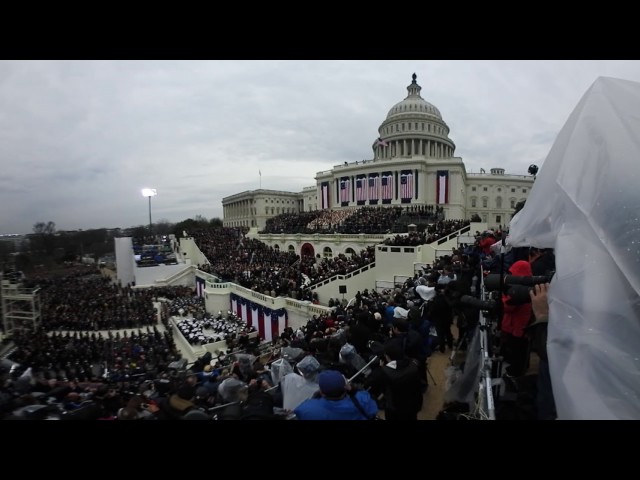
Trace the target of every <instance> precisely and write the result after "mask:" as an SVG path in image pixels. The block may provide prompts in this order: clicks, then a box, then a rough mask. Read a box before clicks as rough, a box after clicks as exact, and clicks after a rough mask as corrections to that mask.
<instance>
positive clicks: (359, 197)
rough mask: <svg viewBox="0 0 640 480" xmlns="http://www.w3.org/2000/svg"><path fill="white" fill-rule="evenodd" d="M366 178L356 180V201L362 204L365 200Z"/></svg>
mask: <svg viewBox="0 0 640 480" xmlns="http://www.w3.org/2000/svg"><path fill="white" fill-rule="evenodd" d="M366 182H367V178H366V177H365V176H364V175H362V176H358V178H356V201H358V202H362V203H364V202H365V201H366V200H367V183H366Z"/></svg>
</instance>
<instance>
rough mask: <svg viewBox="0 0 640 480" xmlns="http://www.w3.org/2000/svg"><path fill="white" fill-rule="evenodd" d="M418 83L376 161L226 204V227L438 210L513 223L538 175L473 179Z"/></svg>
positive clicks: (388, 127)
mask: <svg viewBox="0 0 640 480" xmlns="http://www.w3.org/2000/svg"><path fill="white" fill-rule="evenodd" d="M416 78H417V77H416V75H415V74H414V75H413V80H412V82H411V84H410V85H409V86H408V87H407V92H408V95H407V97H406V98H405V99H404V100H402V101H400V102H398V103H397V104H396V105H394V106H393V107H392V108H391V110H389V112H388V114H387V117H386V118H385V120H384V121H383V122H382V123H381V125H380V127H379V128H378V138H377V139H376V140H375V141H374V142H373V145H372V149H373V158H372V159H370V160H359V161H355V162H352V163H348V162H345V163H344V164H342V165H336V166H334V167H333V169H331V170H327V171H323V172H318V173H317V174H316V177H315V180H316V185H315V186H309V187H305V188H304V189H303V191H302V192H300V193H294V192H280V191H273V190H253V191H247V192H242V193H239V194H236V195H232V196H230V197H226V198H224V199H223V200H222V205H223V210H224V220H223V225H224V226H229V227H233V226H246V227H258V230H262V229H263V228H264V226H265V225H266V220H267V219H268V218H271V217H275V216H277V215H279V214H282V213H296V212H301V211H311V210H325V209H332V210H335V209H340V208H354V207H358V206H365V205H371V206H387V205H393V206H397V205H400V206H406V207H412V206H427V205H432V206H438V207H442V208H443V210H444V214H445V218H447V219H469V218H471V216H472V215H474V214H478V215H479V216H480V218H481V219H482V221H483V222H486V223H487V224H488V225H489V226H492V227H496V226H498V225H505V224H508V222H509V221H510V220H511V217H512V215H513V211H514V208H515V205H516V204H517V203H518V202H520V201H522V200H525V199H526V198H527V196H528V194H529V191H530V190H531V187H532V185H533V177H532V176H530V175H508V174H505V172H504V169H502V168H491V169H490V172H489V173H485V172H484V171H482V172H481V173H467V170H466V167H465V165H464V163H463V161H462V158H461V157H456V156H455V155H454V154H455V148H456V146H455V144H454V142H453V141H452V140H451V139H450V138H449V127H448V126H447V124H446V123H445V121H444V120H443V118H442V115H441V114H440V111H439V110H438V109H437V108H436V107H435V106H434V105H432V104H431V103H429V102H427V101H426V100H424V99H423V98H422V97H421V95H420V92H421V90H422V87H420V85H418V83H417V80H416Z"/></svg>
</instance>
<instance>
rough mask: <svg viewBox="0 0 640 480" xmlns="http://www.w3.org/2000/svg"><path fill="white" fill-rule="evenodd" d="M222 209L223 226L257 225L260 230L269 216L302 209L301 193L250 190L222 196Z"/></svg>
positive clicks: (297, 211) (296, 211)
mask: <svg viewBox="0 0 640 480" xmlns="http://www.w3.org/2000/svg"><path fill="white" fill-rule="evenodd" d="M311 188H313V187H311ZM222 210H223V216H224V218H223V220H222V225H223V226H225V227H258V230H262V229H264V227H265V225H266V223H267V219H269V218H271V217H275V216H277V215H280V214H282V213H299V212H301V211H303V194H302V193H293V192H281V191H278V190H262V189H260V190H252V191H247V192H242V193H237V194H235V195H231V196H229V197H225V198H223V199H222Z"/></svg>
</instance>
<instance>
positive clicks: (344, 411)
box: [293, 370, 378, 420]
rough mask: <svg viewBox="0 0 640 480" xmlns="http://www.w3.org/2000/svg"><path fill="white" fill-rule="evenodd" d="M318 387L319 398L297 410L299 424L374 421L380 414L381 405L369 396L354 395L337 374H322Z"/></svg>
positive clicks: (303, 403)
mask: <svg viewBox="0 0 640 480" xmlns="http://www.w3.org/2000/svg"><path fill="white" fill-rule="evenodd" d="M318 387H319V388H320V391H319V393H318V394H316V395H314V396H313V397H312V398H309V399H307V400H305V401H304V402H302V403H301V404H300V405H298V407H296V408H295V409H294V411H293V413H294V414H295V415H296V417H297V418H298V420H373V419H375V418H376V416H377V414H378V405H377V404H376V402H375V400H374V399H373V398H372V397H371V395H369V392H366V391H353V390H352V389H351V385H350V384H349V383H348V382H347V380H346V379H345V378H344V375H342V374H341V373H340V372H338V371H336V370H325V371H323V372H321V373H320V374H319V375H318Z"/></svg>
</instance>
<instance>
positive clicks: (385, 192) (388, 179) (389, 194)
mask: <svg viewBox="0 0 640 480" xmlns="http://www.w3.org/2000/svg"><path fill="white" fill-rule="evenodd" d="M380 185H381V187H382V200H383V201H384V200H391V199H392V198H393V173H391V172H383V173H382V178H381V181H380Z"/></svg>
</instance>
